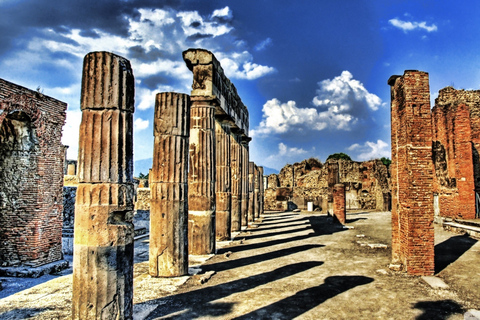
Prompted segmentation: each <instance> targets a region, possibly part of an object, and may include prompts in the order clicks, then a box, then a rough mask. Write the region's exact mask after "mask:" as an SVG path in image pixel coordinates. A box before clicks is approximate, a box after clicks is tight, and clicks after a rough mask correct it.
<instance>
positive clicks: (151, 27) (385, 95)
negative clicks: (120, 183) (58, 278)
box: [0, 0, 480, 170]
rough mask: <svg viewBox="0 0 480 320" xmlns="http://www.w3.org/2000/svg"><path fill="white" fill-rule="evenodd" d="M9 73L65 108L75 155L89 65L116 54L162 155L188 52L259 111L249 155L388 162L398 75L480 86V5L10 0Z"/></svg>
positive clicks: (142, 141) (1, 29)
mask: <svg viewBox="0 0 480 320" xmlns="http://www.w3.org/2000/svg"><path fill="white" fill-rule="evenodd" d="M0 12H1V13H0V14H1V19H0V78H3V79H5V80H8V81H11V82H14V83H17V84H20V85H23V86H25V87H27V88H30V89H33V90H35V89H36V88H38V87H40V90H42V91H43V93H44V94H46V95H49V96H52V97H54V98H57V99H59V100H62V101H65V102H67V103H68V111H67V123H66V125H65V127H64V134H63V143H64V144H66V145H69V146H70V148H69V151H68V152H69V153H68V158H69V159H75V158H76V157H77V152H78V149H77V145H78V126H79V123H80V120H81V112H80V110H79V102H80V82H81V70H82V60H83V57H84V56H85V54H87V53H88V52H91V51H100V50H104V51H111V52H114V53H116V54H119V55H121V56H123V57H125V58H127V59H129V60H130V61H131V63H132V68H133V72H134V75H135V80H136V97H135V103H136V111H135V115H134V121H135V133H134V138H135V140H134V143H135V146H134V148H135V160H139V159H146V158H151V157H152V149H153V127H152V125H153V121H152V118H153V107H154V95H155V93H157V92H163V91H177V92H184V93H189V92H190V90H191V84H192V74H191V72H190V71H189V70H188V69H187V68H186V66H185V63H184V62H183V60H182V51H184V50H186V49H188V48H205V49H208V50H210V51H212V52H213V53H214V54H215V55H216V57H217V58H218V59H219V60H220V62H221V64H222V66H223V68H224V70H225V73H226V74H227V76H228V77H229V78H230V79H231V80H232V82H233V83H234V84H235V86H236V87H237V90H238V92H239V94H240V96H241V98H242V100H243V102H244V104H245V105H247V106H248V109H249V112H250V133H249V134H250V136H252V142H251V143H250V156H251V160H253V161H255V162H256V163H257V164H258V165H262V166H265V167H269V168H274V169H277V170H279V169H281V168H282V167H283V166H284V165H285V164H286V163H294V162H297V161H301V160H303V159H306V158H309V157H317V158H319V159H320V160H321V161H325V159H326V157H327V156H328V155H329V154H332V153H335V152H345V153H347V154H349V155H350V156H351V157H352V158H353V159H354V160H359V161H360V160H369V159H373V158H379V157H383V156H387V157H390V107H389V105H390V89H389V86H388V85H387V80H388V78H389V77H390V76H391V75H393V74H400V75H401V74H403V72H404V70H407V69H415V70H422V71H426V72H428V73H429V74H430V88H431V93H432V101H433V100H434V98H435V97H436V95H437V92H438V90H439V89H441V88H443V87H446V86H450V85H453V86H454V87H455V88H457V89H479V85H480V59H479V58H478V57H479V55H478V53H479V52H480V37H479V36H478V35H479V32H480V19H478V13H479V12H480V2H479V1H476V0H470V1H462V2H452V1H438V0H437V1H405V0H402V1H393V0H392V1H385V0H366V1H362V0H350V1H319V0H315V1H314V0H297V1H286V0H256V1H251V0H242V1H216V0H214V1H182V0H166V1H155V0H131V1H129V0H121V1H113V0H98V1H90V0H88V1H87V0H76V1H61V0H23V1H22V0H0Z"/></svg>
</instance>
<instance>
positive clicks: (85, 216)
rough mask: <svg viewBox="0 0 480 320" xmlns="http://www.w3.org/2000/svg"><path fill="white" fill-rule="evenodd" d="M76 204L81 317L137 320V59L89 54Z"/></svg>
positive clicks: (77, 314)
mask: <svg viewBox="0 0 480 320" xmlns="http://www.w3.org/2000/svg"><path fill="white" fill-rule="evenodd" d="M81 110H82V122H81V124H80V141H79V151H78V177H79V185H78V188H77V196H76V202H75V238H74V246H75V247H74V258H73V297H72V318H73V319H131V318H132V309H133V223H132V218H133V198H134V192H135V191H134V186H133V174H132V173H133V111H134V78H133V73H132V69H131V67H130V62H129V61H128V60H126V59H124V58H122V57H119V56H117V55H114V54H112V53H108V52H93V53H89V54H87V55H86V56H85V59H84V65H83V78H82V95H81Z"/></svg>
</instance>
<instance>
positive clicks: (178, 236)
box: [149, 92, 190, 277]
mask: <svg viewBox="0 0 480 320" xmlns="http://www.w3.org/2000/svg"><path fill="white" fill-rule="evenodd" d="M153 134H154V139H155V140H154V149H153V165H152V170H151V172H150V175H149V179H150V190H151V191H150V192H151V202H150V246H149V248H150V253H149V264H150V269H149V273H150V275H151V276H152V277H178V276H183V275H186V274H188V232H187V228H188V179H187V174H188V148H189V134H190V97H189V96H188V95H186V94H180V93H174V92H163V93H159V94H157V96H156V99H155V115H154V128H153Z"/></svg>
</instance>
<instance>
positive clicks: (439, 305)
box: [414, 300, 464, 320]
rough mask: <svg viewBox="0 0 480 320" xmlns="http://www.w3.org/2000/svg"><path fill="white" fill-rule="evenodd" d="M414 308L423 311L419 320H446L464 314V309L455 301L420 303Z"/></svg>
mask: <svg viewBox="0 0 480 320" xmlns="http://www.w3.org/2000/svg"><path fill="white" fill-rule="evenodd" d="M414 308H416V309H420V310H423V313H422V314H421V315H419V316H418V317H416V319H417V320H446V319H448V318H449V317H450V316H451V315H454V314H463V313H464V310H463V308H462V307H461V306H460V305H459V304H458V303H456V302H455V301H453V300H441V301H419V302H417V303H416V304H415V305H414Z"/></svg>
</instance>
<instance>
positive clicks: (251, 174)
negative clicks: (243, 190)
mask: <svg viewBox="0 0 480 320" xmlns="http://www.w3.org/2000/svg"><path fill="white" fill-rule="evenodd" d="M254 220H255V163H253V162H249V163H248V222H253V221H254Z"/></svg>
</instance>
